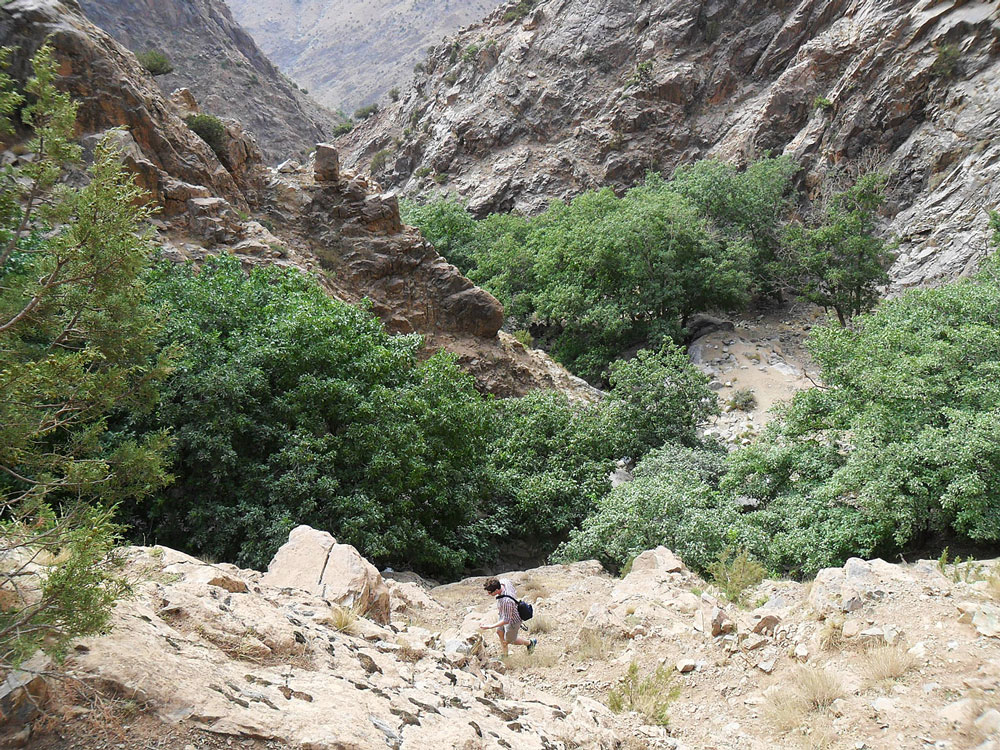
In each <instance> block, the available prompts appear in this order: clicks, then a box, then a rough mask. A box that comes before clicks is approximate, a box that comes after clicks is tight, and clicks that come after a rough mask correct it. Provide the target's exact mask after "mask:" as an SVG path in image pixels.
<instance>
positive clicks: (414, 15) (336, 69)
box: [227, 0, 497, 114]
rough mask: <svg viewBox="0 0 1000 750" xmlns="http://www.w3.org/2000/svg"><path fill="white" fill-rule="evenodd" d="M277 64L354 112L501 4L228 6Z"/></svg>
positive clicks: (341, 0) (452, 0)
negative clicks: (438, 45)
mask: <svg viewBox="0 0 1000 750" xmlns="http://www.w3.org/2000/svg"><path fill="white" fill-rule="evenodd" d="M227 2H228V3H229V6H230V7H231V8H232V10H233V15H235V16H236V18H237V19H238V20H239V22H240V23H241V24H243V26H244V27H245V28H246V29H247V30H248V31H249V32H250V33H251V34H252V35H253V37H254V39H255V40H256V41H257V43H258V44H259V45H260V46H261V48H262V49H263V50H264V51H265V52H266V53H267V55H268V56H269V57H270V58H271V59H272V60H274V62H275V63H276V64H277V65H278V66H279V67H280V68H281V69H282V70H283V71H285V72H286V73H287V74H288V75H290V76H291V77H292V78H294V79H295V80H296V81H297V82H298V83H299V84H300V85H302V86H304V87H305V88H307V89H308V90H309V91H310V92H311V93H312V95H313V96H315V97H316V99H317V100H318V101H320V102H322V103H323V104H325V105H326V106H328V107H330V108H331V109H341V110H343V111H344V112H346V113H348V114H350V113H351V112H353V111H354V109H355V108H356V107H359V106H361V105H364V104H369V103H371V102H374V101H375V100H377V99H378V98H379V97H381V96H383V95H384V94H385V93H386V92H387V91H389V90H390V89H391V88H392V87H394V86H403V85H405V84H406V82H407V80H409V78H410V75H411V74H412V71H413V66H414V64H415V63H416V62H417V61H418V60H420V59H422V58H423V56H424V53H425V50H426V49H427V47H428V46H430V45H432V44H436V43H438V42H440V41H441V37H442V36H444V35H446V34H452V33H454V32H455V31H457V30H458V29H459V28H460V27H461V26H464V25H465V24H467V23H471V22H473V21H478V20H479V19H481V18H483V17H484V16H485V15H486V14H487V13H489V12H490V11H491V10H492V9H493V8H495V7H496V4H497V0H377V1H376V2H371V1H370V0H369V1H368V2H365V1H364V0H338V1H337V2H325V1H324V0H227Z"/></svg>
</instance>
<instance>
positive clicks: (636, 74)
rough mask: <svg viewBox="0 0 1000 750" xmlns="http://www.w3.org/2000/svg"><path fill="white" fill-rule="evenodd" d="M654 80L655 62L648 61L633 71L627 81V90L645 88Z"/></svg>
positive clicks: (639, 64) (638, 65)
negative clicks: (644, 86)
mask: <svg viewBox="0 0 1000 750" xmlns="http://www.w3.org/2000/svg"><path fill="white" fill-rule="evenodd" d="M652 80H653V61H652V60H646V61H645V62H641V63H638V64H637V65H636V66H635V68H634V69H633V70H632V74H631V75H630V76H629V77H628V78H627V79H626V80H625V89H626V90H628V89H631V88H635V87H638V86H643V85H645V84H647V83H649V82H650V81H652Z"/></svg>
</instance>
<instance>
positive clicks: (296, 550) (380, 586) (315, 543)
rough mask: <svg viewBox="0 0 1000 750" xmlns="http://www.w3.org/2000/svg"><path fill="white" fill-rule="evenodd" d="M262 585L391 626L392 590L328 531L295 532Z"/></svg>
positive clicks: (351, 550)
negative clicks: (310, 597) (298, 591)
mask: <svg viewBox="0 0 1000 750" xmlns="http://www.w3.org/2000/svg"><path fill="white" fill-rule="evenodd" d="M261 584H262V585H266V586H272V587H274V588H295V589H302V590H303V591H307V592H309V593H310V594H313V595H315V596H319V597H321V598H322V599H325V600H327V601H331V602H334V603H336V604H339V605H341V606H342V607H347V608H349V609H353V610H355V611H357V612H362V613H364V614H365V617H367V618H368V619H371V620H374V621H375V622H377V623H380V624H383V625H384V624H386V623H388V622H389V589H388V587H387V586H386V585H385V582H384V581H383V580H382V576H380V575H379V572H378V570H377V569H376V568H375V566H374V565H372V564H371V563H370V562H368V561H367V560H365V559H364V558H363V557H362V556H361V555H360V554H359V553H358V551H357V550H356V549H355V548H354V547H352V546H351V545H349V544H338V543H337V540H336V539H334V538H333V537H332V536H331V535H330V534H329V533H328V532H326V531H317V530H316V529H313V528H310V527H309V526H299V527H297V528H295V529H293V530H292V532H291V533H290V534H289V535H288V541H287V542H286V543H285V544H284V545H282V547H281V548H280V549H279V550H278V551H277V552H276V553H275V555H274V559H273V560H271V563H270V564H269V565H268V566H267V573H265V574H264V576H263V577H262V578H261Z"/></svg>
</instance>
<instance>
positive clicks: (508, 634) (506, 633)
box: [497, 622, 521, 643]
mask: <svg viewBox="0 0 1000 750" xmlns="http://www.w3.org/2000/svg"><path fill="white" fill-rule="evenodd" d="M520 629H521V625H520V623H516V622H508V623H507V624H506V625H504V626H502V627H499V628H497V635H498V636H500V637H501V638H503V639H504V642H506V643H513V642H514V641H516V640H517V635H518V631H519V630H520Z"/></svg>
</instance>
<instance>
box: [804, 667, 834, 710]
mask: <svg viewBox="0 0 1000 750" xmlns="http://www.w3.org/2000/svg"><path fill="white" fill-rule="evenodd" d="M794 684H795V687H796V690H797V692H798V694H799V695H801V696H802V698H803V699H804V700H805V701H806V703H807V704H808V705H809V707H810V708H826V707H827V706H829V705H830V704H831V703H833V702H834V701H835V700H837V698H840V697H841V696H843V694H844V686H843V684H842V683H841V681H840V678H839V677H837V675H835V674H832V673H831V672H828V671H827V670H825V669H823V668H822V667H805V666H803V667H797V668H796V670H795V676H794Z"/></svg>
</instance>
